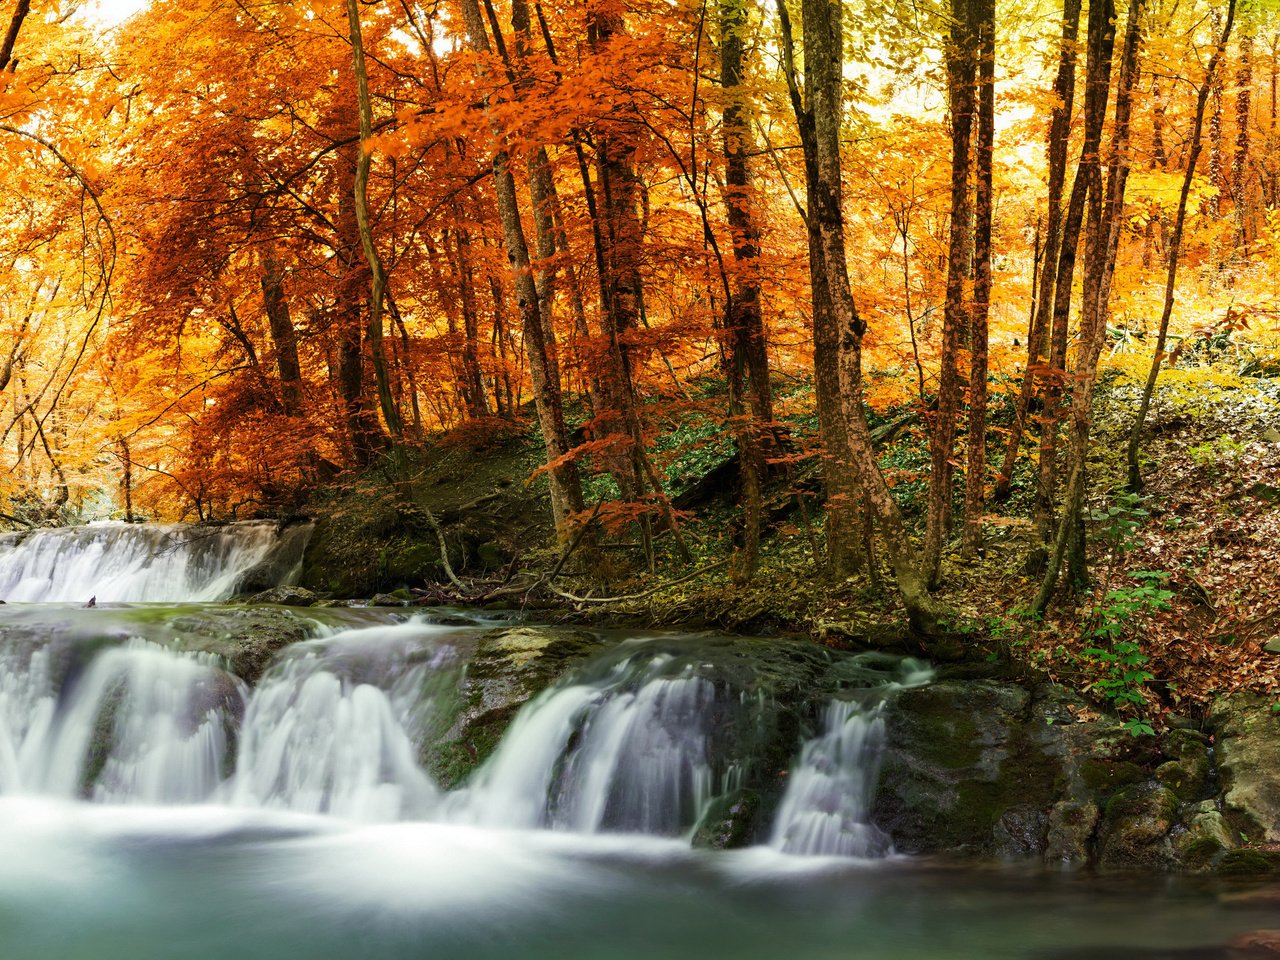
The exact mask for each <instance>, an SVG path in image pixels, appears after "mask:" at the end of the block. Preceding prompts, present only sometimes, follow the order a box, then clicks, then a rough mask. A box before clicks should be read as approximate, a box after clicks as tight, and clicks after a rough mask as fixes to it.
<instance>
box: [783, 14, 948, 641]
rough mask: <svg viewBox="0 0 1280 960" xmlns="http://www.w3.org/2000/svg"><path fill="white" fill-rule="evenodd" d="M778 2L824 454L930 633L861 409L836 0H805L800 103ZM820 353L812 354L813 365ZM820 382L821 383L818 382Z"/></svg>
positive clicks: (906, 601)
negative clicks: (826, 354)
mask: <svg viewBox="0 0 1280 960" xmlns="http://www.w3.org/2000/svg"><path fill="white" fill-rule="evenodd" d="M776 2H777V5H778V13H779V16H780V18H781V20H782V32H783V37H782V41H783V65H784V72H785V73H786V79H787V86H788V90H789V93H790V96H791V102H792V107H793V108H794V110H795V113H796V119H797V122H798V124H799V127H800V131H801V140H802V143H803V147H804V152H805V174H806V180H807V183H808V187H809V206H810V209H809V213H808V219H809V223H810V246H809V251H810V272H811V283H812V287H813V295H814V316H815V318H817V317H818V315H819V312H820V311H821V313H822V314H823V318H822V322H824V323H830V324H832V325H833V326H834V327H835V330H834V331H833V332H834V333H835V335H836V347H837V351H838V352H837V355H836V357H835V373H836V377H837V380H836V384H835V388H836V389H835V399H836V400H837V402H838V404H839V414H840V417H841V418H842V420H843V422H844V424H845V425H846V429H845V430H844V431H843V433H842V435H841V437H839V438H838V441H839V442H840V443H842V449H838V450H833V449H832V438H831V437H824V442H825V443H826V446H827V454H828V456H829V457H830V456H832V455H833V453H834V454H836V455H837V456H839V457H840V460H841V462H842V466H843V467H844V468H845V469H847V471H848V476H849V481H850V482H849V486H850V487H851V488H852V489H853V490H854V491H856V492H858V493H860V494H861V495H862V496H863V497H865V501H866V504H867V507H868V508H869V509H870V510H871V511H872V513H873V514H874V515H875V518H876V521H877V522H878V524H879V526H880V530H881V532H882V533H883V535H884V538H885V550H886V553H887V554H888V556H889V562H890V564H891V566H892V568H893V571H894V577H895V581H896V585H897V588H898V592H899V594H900V595H901V596H902V600H903V605H904V606H905V607H906V611H907V616H908V618H909V619H910V621H911V623H912V625H913V626H914V627H915V628H916V629H918V630H920V631H921V632H923V633H926V634H931V635H932V634H936V633H938V632H939V631H940V630H942V629H943V628H944V626H945V624H944V621H945V619H946V611H945V610H943V609H942V608H941V607H940V606H939V605H938V604H937V603H936V602H935V601H934V600H933V598H932V597H930V596H929V592H928V588H927V583H926V580H925V578H924V577H923V576H922V575H921V572H920V566H919V561H918V559H917V557H916V555H915V550H914V549H913V547H912V545H911V541H910V538H909V537H908V535H907V532H906V527H905V525H904V523H903V521H902V514H901V512H900V511H899V509H898V506H897V503H896V502H895V501H894V499H893V496H892V494H890V492H889V488H888V485H887V484H886V483H885V480H884V475H883V474H882V473H881V472H880V468H879V467H878V465H877V464H876V460H875V453H874V450H873V449H872V444H871V432H870V430H869V429H868V427H867V418H866V412H865V410H864V408H863V398H862V335H863V333H864V332H865V329H866V328H865V326H864V324H863V322H862V319H861V318H860V317H859V316H858V312H857V309H856V307H855V306H854V303H853V295H852V291H851V289H850V286H849V274H848V267H847V263H846V261H845V249H844V215H843V211H842V209H841V204H840V199H841V196H840V194H841V160H840V120H841V116H842V88H843V75H842V70H843V60H844V41H843V32H844V31H843V24H842V22H841V15H842V11H841V6H840V4H839V3H838V2H831V0H803V4H802V13H803V18H804V23H803V26H804V38H805V92H806V93H807V95H808V103H807V104H806V103H805V100H804V96H803V95H802V93H801V91H800V87H799V82H798V78H797V76H796V73H795V56H794V42H793V39H792V34H791V25H790V16H789V14H788V11H787V8H786V2H785V0H776ZM815 237H816V242H815ZM824 300H825V301H826V302H825V303H824V302H822V301H824ZM816 322H818V321H817V320H816V319H815V323H816ZM822 346H823V341H819V340H817V339H816V338H815V345H814V348H815V352H816V351H818V350H819V349H820V348H821V347H822ZM819 360H820V358H818V357H815V364H816V363H818V362H819ZM828 362H829V361H828ZM821 386H822V384H819V388H820V389H821ZM854 531H857V532H860V531H861V525H860V524H859V525H857V526H854V527H852V528H851V530H850V533H853V532H854ZM853 542H854V543H856V540H854V541H853ZM858 552H861V551H858Z"/></svg>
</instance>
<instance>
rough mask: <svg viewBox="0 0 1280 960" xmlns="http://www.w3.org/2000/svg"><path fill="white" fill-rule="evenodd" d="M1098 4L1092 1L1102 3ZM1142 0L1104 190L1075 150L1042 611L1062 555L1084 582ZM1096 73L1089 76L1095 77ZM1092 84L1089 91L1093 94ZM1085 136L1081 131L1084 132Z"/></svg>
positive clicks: (1128, 44)
mask: <svg viewBox="0 0 1280 960" xmlns="http://www.w3.org/2000/svg"><path fill="white" fill-rule="evenodd" d="M1103 6H1104V5H1103V4H1099V7H1103ZM1105 6H1106V7H1107V8H1108V9H1105V10H1101V11H1099V14H1098V15H1099V16H1105V17H1106V20H1107V23H1106V24H1105V25H1099V29H1100V32H1101V33H1102V43H1101V49H1100V50H1099V55H1098V57H1097V60H1096V61H1095V60H1094V56H1093V54H1094V47H1093V44H1092V42H1091V44H1090V60H1091V63H1090V68H1089V70H1088V75H1089V78H1090V83H1091V84H1096V87H1097V88H1098V89H1099V90H1100V92H1101V97H1102V98H1103V100H1104V105H1103V110H1102V114H1103V117H1101V118H1099V127H1100V125H1101V120H1102V119H1104V118H1105V99H1106V96H1107V90H1108V88H1109V86H1110V74H1111V53H1112V46H1113V45H1114V39H1115V27H1114V23H1113V21H1114V19H1115V10H1114V6H1112V4H1111V0H1106V4H1105ZM1094 16H1095V12H1094V11H1093V10H1090V13H1089V18H1090V23H1089V26H1090V39H1091V41H1092V38H1093V36H1094ZM1141 16H1142V0H1133V2H1132V3H1131V5H1130V7H1129V19H1128V23H1127V25H1126V29H1125V42H1124V49H1123V52H1122V54H1121V58H1120V74H1119V78H1118V80H1117V84H1116V108H1115V124H1114V133H1113V135H1112V146H1111V151H1110V157H1109V171H1108V177H1107V183H1106V190H1105V193H1104V191H1103V182H1102V167H1101V163H1100V158H1099V157H1098V156H1097V155H1096V154H1095V155H1093V156H1085V155H1082V156H1081V158H1080V166H1081V169H1083V170H1085V171H1086V173H1087V176H1088V181H1089V186H1088V191H1089V222H1088V226H1087V228H1086V236H1085V269H1084V283H1083V288H1084V295H1083V302H1082V304H1081V312H1080V346H1079V353H1078V355H1077V360H1076V367H1075V370H1074V373H1073V377H1072V380H1073V384H1074V385H1073V388H1072V394H1071V433H1070V446H1069V449H1068V460H1067V466H1068V477H1067V484H1066V490H1065V495H1064V504H1063V508H1062V515H1061V517H1060V519H1059V521H1058V527H1057V535H1056V537H1055V539H1054V544H1053V550H1052V552H1051V553H1050V555H1049V558H1048V559H1049V562H1048V564H1047V566H1046V569H1045V573H1044V578H1043V580H1042V581H1041V584H1040V591H1039V593H1037V595H1036V599H1035V601H1034V602H1033V609H1034V610H1035V611H1036V612H1038V613H1043V612H1044V610H1045V609H1046V607H1047V606H1048V604H1049V599H1050V598H1051V597H1052V595H1053V590H1054V587H1055V586H1056V583H1057V579H1058V573H1059V571H1060V570H1061V566H1062V562H1063V559H1064V557H1065V559H1066V561H1067V564H1068V569H1069V570H1070V572H1071V578H1072V581H1073V582H1074V584H1075V585H1076V586H1077V587H1081V586H1084V584H1085V583H1086V582H1087V568H1086V565H1085V554H1084V550H1085V543H1084V536H1083V530H1084V494H1085V480H1086V476H1087V466H1088V454H1089V430H1090V426H1091V424H1092V422H1093V391H1094V386H1095V384H1096V383H1097V368H1098V359H1099V357H1100V356H1101V354H1102V346H1103V343H1104V342H1105V340H1106V327H1107V312H1108V305H1109V302H1110V296H1111V281H1112V278H1113V276H1114V274H1115V260H1116V254H1117V252H1118V249H1119V245H1120V234H1121V231H1122V229H1123V225H1124V217H1123V210H1124V194H1125V186H1126V183H1127V179H1128V175H1129V127H1130V117H1131V113H1132V106H1133V90H1134V87H1135V85H1136V83H1137V79H1138V48H1139V46H1140V43H1141ZM1095 78H1096V79H1095ZM1093 93H1094V90H1093V89H1091V90H1090V91H1089V93H1088V94H1087V96H1088V95H1092V94H1093ZM1086 139H1088V131H1086Z"/></svg>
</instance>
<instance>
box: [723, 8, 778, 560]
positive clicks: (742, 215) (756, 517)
mask: <svg viewBox="0 0 1280 960" xmlns="http://www.w3.org/2000/svg"><path fill="white" fill-rule="evenodd" d="M751 7H752V3H751V0H721V3H720V10H719V15H720V84H721V86H722V87H723V89H724V91H725V107H724V117H723V122H722V125H721V128H722V134H723V138H724V156H725V189H724V201H725V209H726V214H727V219H728V221H729V230H730V232H731V234H732V237H733V259H734V268H735V269H734V273H733V277H732V280H731V283H730V286H731V287H732V290H731V292H730V295H729V302H728V303H727V304H726V306H725V349H726V353H727V356H726V361H727V362H726V366H727V367H728V373H729V378H728V379H729V415H730V417H731V418H732V419H733V420H734V421H735V432H736V434H737V440H738V467H739V471H740V473H741V476H742V489H743V505H744V513H745V516H744V521H745V523H744V527H745V535H744V538H743V541H744V542H743V547H742V555H741V562H740V563H739V564H738V569H737V573H738V576H739V577H740V578H741V579H747V578H749V577H750V576H752V575H753V574H754V572H755V567H756V561H757V556H758V553H759V546H760V523H761V515H762V508H761V495H762V494H761V489H762V483H763V476H764V471H765V463H764V459H765V450H766V447H768V446H771V445H772V444H770V439H771V438H772V437H773V433H772V424H773V391H772V387H771V385H770V383H769V360H768V355H767V353H766V350H765V334H764V321H763V318H762V316H761V311H760V271H759V263H758V260H759V256H760V228H759V225H758V224H757V222H756V216H755V205H754V202H753V200H754V198H753V194H752V189H751V173H750V169H749V166H748V160H747V151H748V147H749V146H750V144H751V127H750V124H749V122H748V110H749V102H748V100H747V97H749V96H750V94H749V92H748V91H747V89H746V88H745V87H744V85H743V83H742V72H743V56H744V47H745V44H744V41H743V31H744V30H745V29H746V26H747V19H748V16H749V15H750V10H751ZM744 394H745V398H746V406H745V408H744V404H743V398H744Z"/></svg>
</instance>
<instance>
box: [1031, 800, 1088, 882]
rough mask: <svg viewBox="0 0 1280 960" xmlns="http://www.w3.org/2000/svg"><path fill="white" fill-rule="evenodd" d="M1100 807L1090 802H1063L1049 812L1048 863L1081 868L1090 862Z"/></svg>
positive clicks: (1046, 860)
mask: <svg viewBox="0 0 1280 960" xmlns="http://www.w3.org/2000/svg"><path fill="white" fill-rule="evenodd" d="M1098 816H1099V814H1098V807H1097V805H1096V804H1095V803H1093V802H1092V801H1090V800H1083V801H1081V800H1060V801H1058V802H1057V803H1055V804H1054V805H1053V809H1052V810H1050V811H1049V825H1048V831H1047V839H1046V843H1045V850H1044V860H1045V863H1049V864H1062V865H1064V866H1080V865H1083V864H1085V863H1088V862H1089V854H1090V850H1091V849H1092V847H1093V834H1094V831H1095V830H1096V829H1097V826H1098Z"/></svg>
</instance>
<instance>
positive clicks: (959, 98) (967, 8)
mask: <svg viewBox="0 0 1280 960" xmlns="http://www.w3.org/2000/svg"><path fill="white" fill-rule="evenodd" d="M977 2H978V0H952V2H951V32H950V36H949V37H948V38H947V42H946V64H947V104H948V108H949V113H950V115H951V216H950V224H951V229H950V243H949V247H948V256H947V291H946V302H945V305H944V310H943V321H942V356H941V367H940V371H939V374H938V412H937V413H936V414H935V416H934V418H933V429H932V430H930V432H929V496H928V517H927V519H926V523H925V534H924V557H923V562H924V572H925V575H926V577H927V578H928V580H929V583H930V584H931V585H932V584H936V582H937V580H938V573H939V565H940V563H941V561H942V549H943V544H944V542H945V541H946V538H947V535H948V534H949V533H950V531H951V512H952V509H951V501H952V495H953V487H954V483H953V474H954V472H955V470H954V467H953V465H952V460H953V457H954V456H955V440H956V430H957V425H958V421H959V417H960V407H961V403H962V401H963V399H964V386H965V385H964V380H963V377H962V375H961V366H962V362H961V361H962V357H961V354H962V353H964V352H965V351H966V350H967V348H968V345H969V332H970V330H969V326H970V324H969V308H968V302H967V299H966V297H965V282H966V280H967V279H968V277H969V244H970V240H971V239H972V237H971V234H970V222H969V219H970V216H971V212H972V198H971V192H970V185H969V180H970V176H969V174H970V159H971V157H972V153H973V144H972V139H971V138H972V135H973V119H974V92H975V91H974V84H975V80H976V77H977V59H978V57H977V53H978V51H977V46H978V38H977V36H976V34H975V31H974V16H973V7H974V6H975V5H976V4H977Z"/></svg>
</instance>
